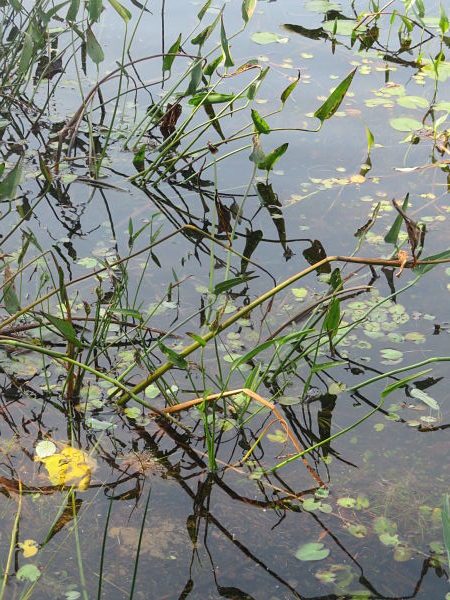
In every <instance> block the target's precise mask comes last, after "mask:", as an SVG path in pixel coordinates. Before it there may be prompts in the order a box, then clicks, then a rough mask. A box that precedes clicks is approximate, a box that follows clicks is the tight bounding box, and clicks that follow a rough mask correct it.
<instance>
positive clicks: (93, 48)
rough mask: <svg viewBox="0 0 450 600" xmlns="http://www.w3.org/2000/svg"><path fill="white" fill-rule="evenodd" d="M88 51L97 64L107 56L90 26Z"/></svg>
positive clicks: (87, 39) (88, 29) (87, 43)
mask: <svg viewBox="0 0 450 600" xmlns="http://www.w3.org/2000/svg"><path fill="white" fill-rule="evenodd" d="M86 51H87V53H88V56H89V58H90V59H91V60H92V62H94V63H95V64H96V65H99V64H100V63H101V62H102V60H103V59H104V58H105V55H104V53H103V50H102V47H101V46H100V44H99V43H98V41H97V38H96V37H95V35H94V34H93V32H92V29H91V28H90V27H88V28H87V30H86Z"/></svg>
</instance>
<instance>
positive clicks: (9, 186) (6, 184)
mask: <svg viewBox="0 0 450 600" xmlns="http://www.w3.org/2000/svg"><path fill="white" fill-rule="evenodd" d="M22 162H23V161H22V159H19V161H18V162H17V164H16V166H15V167H14V168H13V169H11V171H10V172H9V173H8V175H7V176H6V177H5V178H4V180H3V181H2V182H1V183H0V200H3V199H7V200H14V198H15V197H16V190H17V186H18V185H19V183H20V180H21V178H22ZM3 170H4V167H3V169H2V172H3Z"/></svg>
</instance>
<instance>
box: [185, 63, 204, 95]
mask: <svg viewBox="0 0 450 600" xmlns="http://www.w3.org/2000/svg"><path fill="white" fill-rule="evenodd" d="M201 80H202V61H200V60H199V61H198V62H196V63H195V65H194V67H193V68H192V71H191V79H190V80H189V85H188V89H187V90H186V96H192V95H193V94H195V92H196V91H197V87H198V84H199V83H200V81H201Z"/></svg>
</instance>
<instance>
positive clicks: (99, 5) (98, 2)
mask: <svg viewBox="0 0 450 600" xmlns="http://www.w3.org/2000/svg"><path fill="white" fill-rule="evenodd" d="M102 10H103V2H102V0H89V3H88V13H89V20H90V21H91V23H92V22H93V21H98V20H99V19H100V15H101V14H102Z"/></svg>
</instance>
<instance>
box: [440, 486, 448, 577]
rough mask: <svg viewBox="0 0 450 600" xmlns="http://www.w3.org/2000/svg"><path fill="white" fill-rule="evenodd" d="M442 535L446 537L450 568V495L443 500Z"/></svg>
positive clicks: (445, 495) (445, 542)
mask: <svg viewBox="0 0 450 600" xmlns="http://www.w3.org/2000/svg"><path fill="white" fill-rule="evenodd" d="M441 519H442V533H443V536H444V544H445V549H446V551H447V560H448V566H449V568H450V504H449V496H448V494H444V496H443V498H442V513H441Z"/></svg>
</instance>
